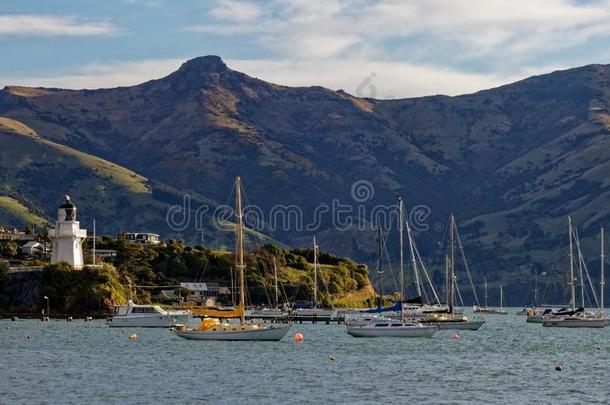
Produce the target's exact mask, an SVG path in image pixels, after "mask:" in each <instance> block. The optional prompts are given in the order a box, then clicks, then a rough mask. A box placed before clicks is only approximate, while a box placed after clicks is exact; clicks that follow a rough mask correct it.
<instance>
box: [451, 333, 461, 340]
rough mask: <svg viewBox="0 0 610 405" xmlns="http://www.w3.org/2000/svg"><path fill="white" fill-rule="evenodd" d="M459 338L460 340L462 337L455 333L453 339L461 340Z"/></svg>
mask: <svg viewBox="0 0 610 405" xmlns="http://www.w3.org/2000/svg"><path fill="white" fill-rule="evenodd" d="M459 338H460V335H458V334H457V333H454V334H453V335H452V336H451V339H459Z"/></svg>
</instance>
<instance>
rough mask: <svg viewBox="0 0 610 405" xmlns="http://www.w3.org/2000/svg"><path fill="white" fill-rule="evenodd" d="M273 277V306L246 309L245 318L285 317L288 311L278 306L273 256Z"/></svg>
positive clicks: (275, 269) (275, 265) (275, 262)
mask: <svg viewBox="0 0 610 405" xmlns="http://www.w3.org/2000/svg"><path fill="white" fill-rule="evenodd" d="M273 279H274V290H275V306H274V307H272V308H254V309H249V310H246V318H250V319H283V318H285V317H287V316H288V315H289V314H288V311H285V310H283V309H282V308H280V301H279V299H280V298H279V288H278V277H277V261H276V259H275V256H273Z"/></svg>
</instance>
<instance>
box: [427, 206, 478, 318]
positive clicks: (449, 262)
mask: <svg viewBox="0 0 610 405" xmlns="http://www.w3.org/2000/svg"><path fill="white" fill-rule="evenodd" d="M449 226H450V228H449V231H450V232H449V233H450V242H451V250H450V254H451V256H450V258H449V257H447V256H446V255H445V274H446V277H447V286H448V289H447V303H448V305H449V308H448V311H447V312H446V313H444V314H443V313H435V314H430V315H428V317H427V318H425V320H422V323H423V324H424V325H434V326H438V328H439V329H452V330H479V329H480V328H481V326H483V325H484V324H485V320H484V319H483V318H475V319H468V317H467V316H465V315H459V314H457V313H456V310H455V304H456V281H457V279H456V276H455V242H456V236H457V239H458V241H459V235H457V225H456V223H455V217H454V216H453V214H451V219H450V223H449ZM460 250H461V253H462V257H463V258H464V264H465V266H467V262H466V259H465V256H464V249H463V246H462V245H461V243H460ZM466 268H467V267H466ZM473 290H474V288H473ZM475 299H476V292H475ZM477 302H478V299H477Z"/></svg>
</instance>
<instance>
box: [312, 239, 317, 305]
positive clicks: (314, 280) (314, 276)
mask: <svg viewBox="0 0 610 405" xmlns="http://www.w3.org/2000/svg"><path fill="white" fill-rule="evenodd" d="M313 308H314V309H317V308H318V244H317V243H316V237H315V236H314V237H313Z"/></svg>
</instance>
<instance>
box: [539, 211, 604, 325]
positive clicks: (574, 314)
mask: <svg viewBox="0 0 610 405" xmlns="http://www.w3.org/2000/svg"><path fill="white" fill-rule="evenodd" d="M568 236H569V240H570V242H569V246H570V252H569V262H570V282H569V285H570V291H571V308H572V310H571V311H569V312H567V313H565V312H564V313H550V314H547V315H544V316H543V321H542V326H545V327H554V328H604V327H606V326H608V319H607V318H606V314H605V313H604V309H603V301H604V299H603V295H604V228H602V229H601V232H600V242H601V255H600V257H601V266H600V272H601V275H600V285H601V303H600V305H599V311H598V312H597V313H595V312H591V311H586V310H585V308H584V277H583V271H584V273H586V274H587V277H588V271H587V268H586V265H585V264H584V259H583V257H582V252H581V250H580V241H579V239H578V234H577V233H576V232H575V231H574V228H573V226H572V218H571V217H568ZM573 241H574V242H575V243H576V248H577V251H578V266H579V272H580V287H581V300H582V306H581V307H580V308H576V287H575V283H574V281H575V278H574V248H573ZM589 281H590V279H589ZM591 287H592V286H591ZM592 291H593V297H594V299H595V301H597V297H596V295H595V290H594V289H592Z"/></svg>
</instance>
